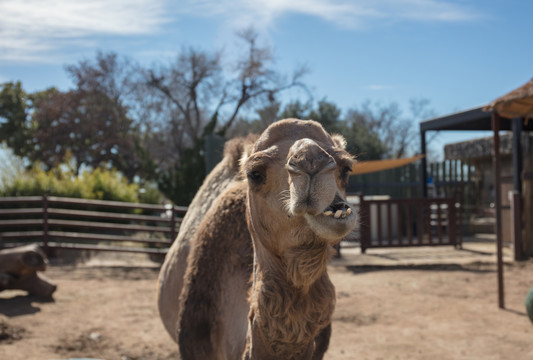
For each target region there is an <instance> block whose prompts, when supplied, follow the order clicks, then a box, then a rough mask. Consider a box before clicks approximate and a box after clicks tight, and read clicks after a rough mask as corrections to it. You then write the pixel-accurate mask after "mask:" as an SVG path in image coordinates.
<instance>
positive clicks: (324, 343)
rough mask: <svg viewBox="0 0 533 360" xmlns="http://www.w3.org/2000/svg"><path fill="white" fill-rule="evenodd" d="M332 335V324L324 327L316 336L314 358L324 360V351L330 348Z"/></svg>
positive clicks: (314, 359)
mask: <svg viewBox="0 0 533 360" xmlns="http://www.w3.org/2000/svg"><path fill="white" fill-rule="evenodd" d="M330 337H331V324H329V325H328V326H326V327H325V328H324V329H322V331H321V332H320V333H319V334H318V335H317V336H316V337H315V352H314V354H313V359H312V360H322V358H323V357H324V353H325V352H326V351H327V350H328V346H329V338H330Z"/></svg>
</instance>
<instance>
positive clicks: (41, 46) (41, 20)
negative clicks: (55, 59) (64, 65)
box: [0, 0, 167, 60]
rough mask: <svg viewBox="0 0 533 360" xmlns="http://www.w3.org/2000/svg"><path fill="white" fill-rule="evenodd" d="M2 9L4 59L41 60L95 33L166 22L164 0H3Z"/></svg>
mask: <svg viewBox="0 0 533 360" xmlns="http://www.w3.org/2000/svg"><path fill="white" fill-rule="evenodd" d="M0 14H1V19H0V60H33V59H41V58H42V57H43V55H45V54H47V53H48V52H49V51H51V50H55V49H59V48H62V47H64V46H65V45H73V44H77V45H78V46H80V45H81V46H84V45H86V44H87V41H90V40H88V39H89V37H90V36H94V35H137V34H145V33H151V32H154V31H156V30H157V29H158V27H159V26H160V25H161V24H162V23H164V22H165V21H167V19H166V18H165V3H164V0H84V1H76V0H4V1H0Z"/></svg>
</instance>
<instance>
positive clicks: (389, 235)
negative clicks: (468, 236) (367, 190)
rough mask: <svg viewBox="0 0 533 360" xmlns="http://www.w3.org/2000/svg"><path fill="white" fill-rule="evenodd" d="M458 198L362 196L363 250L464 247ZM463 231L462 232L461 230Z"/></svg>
mask: <svg viewBox="0 0 533 360" xmlns="http://www.w3.org/2000/svg"><path fill="white" fill-rule="evenodd" d="M460 211H461V209H460V205H459V203H456V201H455V200H454V199H449V198H446V199H443V198H409V199H407V198H404V199H365V198H364V197H363V196H359V216H360V229H359V232H360V241H361V251H362V252H363V253H364V252H365V251H366V249H369V248H384V247H405V246H438V245H452V246H455V247H457V248H460V247H461V245H462V240H463V239H462V231H460V229H461V228H462V224H461V214H460ZM458 230H459V231H458Z"/></svg>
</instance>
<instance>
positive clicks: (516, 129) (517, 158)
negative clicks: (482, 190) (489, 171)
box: [511, 118, 523, 195]
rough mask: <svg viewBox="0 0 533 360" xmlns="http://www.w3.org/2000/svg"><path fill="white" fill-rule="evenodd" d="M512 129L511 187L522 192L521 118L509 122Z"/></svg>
mask: <svg viewBox="0 0 533 360" xmlns="http://www.w3.org/2000/svg"><path fill="white" fill-rule="evenodd" d="M511 127H512V129H513V188H514V191H517V192H518V193H519V194H520V195H521V194H522V168H523V165H522V146H521V139H522V119H521V118H514V119H513V120H512V122H511Z"/></svg>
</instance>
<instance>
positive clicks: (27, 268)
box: [0, 245, 57, 297]
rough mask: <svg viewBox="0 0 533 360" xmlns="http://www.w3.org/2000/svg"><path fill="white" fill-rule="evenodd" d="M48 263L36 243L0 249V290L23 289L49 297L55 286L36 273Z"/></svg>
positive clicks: (42, 269)
mask: <svg viewBox="0 0 533 360" xmlns="http://www.w3.org/2000/svg"><path fill="white" fill-rule="evenodd" d="M47 263H48V261H47V259H46V255H45V254H44V252H43V251H42V250H41V249H40V248H39V246H38V245H26V246H20V247H16V248H11V249H3V250H0V291H2V290H6V289H20V290H25V291H27V292H28V293H29V294H31V295H37V296H43V297H51V296H52V294H53V293H54V291H55V290H56V289H57V286H56V285H54V284H52V283H51V282H49V281H48V279H46V278H45V277H42V276H40V275H39V274H37V271H44V270H45V269H46V264H47Z"/></svg>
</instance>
